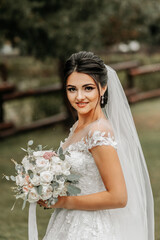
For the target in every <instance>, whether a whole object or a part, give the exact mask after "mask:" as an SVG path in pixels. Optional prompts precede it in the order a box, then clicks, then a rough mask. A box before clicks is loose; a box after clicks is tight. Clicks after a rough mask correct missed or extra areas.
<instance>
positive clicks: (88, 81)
mask: <svg viewBox="0 0 160 240" xmlns="http://www.w3.org/2000/svg"><path fill="white" fill-rule="evenodd" d="M105 89H106V88H104V89H103V88H101V86H100V95H103V94H104V91H105ZM66 91H67V97H68V100H69V102H70V104H71V105H72V107H73V108H75V109H76V110H77V112H78V113H79V114H88V113H91V112H92V111H95V108H96V107H97V108H98V107H99V108H100V104H99V93H98V89H97V86H96V84H95V82H94V80H93V79H92V78H91V77H90V76H89V75H87V74H85V73H78V72H73V73H72V74H70V76H69V77H68V79H67V84H66ZM97 102H98V104H97Z"/></svg>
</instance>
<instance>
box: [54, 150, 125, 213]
mask: <svg viewBox="0 0 160 240" xmlns="http://www.w3.org/2000/svg"><path fill="white" fill-rule="evenodd" d="M90 152H91V153H92V155H93V158H94V160H95V163H96V165H97V167H98V169H99V172H100V175H101V177H102V181H103V183H104V185H105V187H106V190H107V191H103V192H98V193H93V194H89V195H82V196H64V197H59V198H58V202H57V203H56V204H54V205H52V207H53V208H66V209H77V210H103V209H113V208H123V207H125V206H126V204H127V190H126V184H125V180H124V176H123V172H122V168H121V165H120V161H119V158H118V154H117V151H116V150H115V149H114V148H113V147H112V146H96V147H94V148H92V149H91V150H90Z"/></svg>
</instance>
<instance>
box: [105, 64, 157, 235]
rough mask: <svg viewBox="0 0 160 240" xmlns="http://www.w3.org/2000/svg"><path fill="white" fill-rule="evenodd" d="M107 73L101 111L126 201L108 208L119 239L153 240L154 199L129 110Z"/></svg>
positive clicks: (116, 80)
mask: <svg viewBox="0 0 160 240" xmlns="http://www.w3.org/2000/svg"><path fill="white" fill-rule="evenodd" d="M106 68H107V72H108V83H107V85H108V103H107V105H106V107H105V109H104V112H105V114H106V116H107V118H108V120H109V121H110V124H111V126H112V128H113V132H114V137H115V140H116V142H117V145H118V147H117V152H118V156H119V159H120V162H121V166H122V170H123V174H124V177H125V181H126V185H127V192H128V202H127V205H126V207H125V208H121V209H110V210H109V211H110V214H111V216H112V219H113V221H114V225H115V228H116V229H117V230H118V231H119V232H120V236H121V238H120V239H119V240H154V200H153V194H152V188H151V184H150V178H149V174H148V170H147V165H146V162H145V158H144V155H143V151H142V148H141V144H140V142H139V138H138V135H137V131H136V127H135V124H134V121H133V118H132V113H131V111H130V107H129V104H128V101H127V98H126V96H125V93H124V91H123V88H122V85H121V83H120V81H119V78H118V76H117V74H116V72H115V71H114V70H113V69H112V68H111V67H109V66H107V65H106Z"/></svg>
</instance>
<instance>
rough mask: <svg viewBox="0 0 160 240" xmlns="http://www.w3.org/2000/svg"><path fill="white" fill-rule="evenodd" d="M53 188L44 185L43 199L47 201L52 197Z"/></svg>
mask: <svg viewBox="0 0 160 240" xmlns="http://www.w3.org/2000/svg"><path fill="white" fill-rule="evenodd" d="M52 192H53V188H52V187H51V186H50V185H46V186H43V188H42V195H41V197H42V199H43V200H44V201H45V200H47V199H49V198H50V197H52Z"/></svg>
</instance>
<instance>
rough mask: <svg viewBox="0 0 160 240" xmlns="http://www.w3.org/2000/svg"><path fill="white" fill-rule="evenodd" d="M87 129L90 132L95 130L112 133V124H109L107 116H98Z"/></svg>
mask: <svg viewBox="0 0 160 240" xmlns="http://www.w3.org/2000/svg"><path fill="white" fill-rule="evenodd" d="M88 131H89V132H90V133H92V134H93V133H94V132H96V131H99V132H104V133H105V134H107V135H108V133H109V132H110V133H111V134H113V129H112V126H111V124H110V121H109V120H108V119H107V118H100V119H98V120H96V121H94V122H92V123H91V124H90V126H89V129H88Z"/></svg>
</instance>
